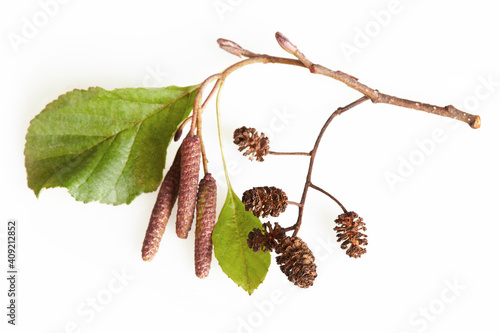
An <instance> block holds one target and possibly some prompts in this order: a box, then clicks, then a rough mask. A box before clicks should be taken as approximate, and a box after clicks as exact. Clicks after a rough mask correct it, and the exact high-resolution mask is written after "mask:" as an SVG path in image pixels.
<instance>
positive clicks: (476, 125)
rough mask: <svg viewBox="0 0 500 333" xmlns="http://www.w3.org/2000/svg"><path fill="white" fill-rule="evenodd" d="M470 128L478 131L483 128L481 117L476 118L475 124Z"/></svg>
mask: <svg viewBox="0 0 500 333" xmlns="http://www.w3.org/2000/svg"><path fill="white" fill-rule="evenodd" d="M470 127H472V128H474V129H478V128H479V127H481V117H479V116H475V117H474V122H473V123H472V125H470Z"/></svg>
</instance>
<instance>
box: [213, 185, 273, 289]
mask: <svg viewBox="0 0 500 333" xmlns="http://www.w3.org/2000/svg"><path fill="white" fill-rule="evenodd" d="M253 228H261V229H262V223H261V222H260V220H259V219H258V218H256V217H255V216H254V215H253V214H252V213H250V212H247V211H246V210H245V206H244V205H243V203H242V202H241V200H240V199H239V198H238V196H237V195H236V194H235V193H234V192H233V189H232V188H231V186H229V189H228V193H227V198H226V202H225V203H224V207H222V210H221V212H220V215H219V219H218V221H217V224H216V225H215V228H214V230H213V233H212V241H213V244H214V253H215V257H216V258H217V260H218V261H219V265H220V266H221V268H222V270H223V271H224V273H226V274H227V276H229V277H230V278H231V279H232V280H233V281H234V282H235V283H236V284H237V285H238V286H240V287H242V288H243V289H244V290H246V291H247V292H248V294H250V295H251V294H252V293H253V291H254V290H255V289H257V287H258V286H259V285H260V284H261V283H262V282H263V281H264V279H265V277H266V274H267V271H268V270H269V265H270V264H271V254H270V253H269V252H268V253H264V252H262V251H261V252H257V253H254V252H253V251H252V250H251V249H250V248H249V247H248V245H247V238H248V233H249V232H250V231H252V230H253Z"/></svg>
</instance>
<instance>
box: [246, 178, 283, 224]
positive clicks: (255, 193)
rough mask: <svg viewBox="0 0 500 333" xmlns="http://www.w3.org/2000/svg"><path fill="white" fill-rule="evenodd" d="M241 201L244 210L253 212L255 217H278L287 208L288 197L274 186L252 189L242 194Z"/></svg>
mask: <svg viewBox="0 0 500 333" xmlns="http://www.w3.org/2000/svg"><path fill="white" fill-rule="evenodd" d="M241 201H242V202H243V204H244V205H245V210H247V211H251V212H253V215H255V216H256V217H267V216H269V215H271V216H272V217H278V216H279V215H280V214H281V213H283V212H284V211H285V210H286V207H287V206H288V197H287V196H286V193H285V192H283V190H281V189H279V188H276V187H274V186H271V187H268V186H264V187H254V188H253V189H251V190H246V191H245V192H244V193H243V197H242V198H241Z"/></svg>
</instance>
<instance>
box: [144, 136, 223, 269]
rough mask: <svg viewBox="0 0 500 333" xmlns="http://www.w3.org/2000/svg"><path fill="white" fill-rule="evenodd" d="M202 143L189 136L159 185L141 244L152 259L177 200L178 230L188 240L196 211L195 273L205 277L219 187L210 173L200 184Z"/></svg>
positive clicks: (149, 258) (179, 235)
mask: <svg viewBox="0 0 500 333" xmlns="http://www.w3.org/2000/svg"><path fill="white" fill-rule="evenodd" d="M200 157H201V146H200V138H199V137H198V136H197V135H193V136H187V137H186V138H185V139H184V141H183V142H182V144H181V146H180V148H179V150H178V151H177V154H176V156H175V159H174V162H173V163H172V166H171V167H170V169H169V170H168V172H167V174H166V175H165V179H164V180H163V183H162V184H161V186H160V190H159V192H158V197H157V200H156V203H155V205H154V208H153V212H152V214H151V218H150V221H149V225H148V228H147V231H146V236H145V238H144V243H143V246H142V259H143V260H145V261H151V260H152V259H153V258H154V256H155V255H156V253H157V252H158V248H159V246H160V241H161V238H162V236H163V233H164V232H165V227H166V225H167V222H168V219H169V217H170V213H171V212H172V208H173V206H174V204H175V202H176V200H177V220H176V224H175V229H176V233H177V236H178V237H179V238H183V239H186V238H187V236H188V232H189V230H191V225H192V223H193V219H194V215H195V210H196V230H195V248H194V254H195V273H196V276H198V277H199V278H205V277H207V276H208V273H209V271H210V263H211V260H212V230H213V228H214V226H215V219H216V203H217V186H216V184H215V179H214V178H213V177H212V175H211V174H210V173H207V174H205V176H204V177H203V179H202V180H201V181H200V182H199V183H198V178H199V173H200Z"/></svg>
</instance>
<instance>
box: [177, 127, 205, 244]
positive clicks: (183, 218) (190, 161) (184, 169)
mask: <svg viewBox="0 0 500 333" xmlns="http://www.w3.org/2000/svg"><path fill="white" fill-rule="evenodd" d="M200 156H201V146H200V137H199V136H198V135H194V136H188V137H186V138H185V139H184V141H182V144H181V172H180V183H179V201H178V204H177V221H176V224H175V231H176V233H177V236H178V237H179V238H184V239H185V238H187V236H188V232H189V230H191V225H192V223H193V218H194V210H195V206H196V195H197V193H198V178H199V174H200Z"/></svg>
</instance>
